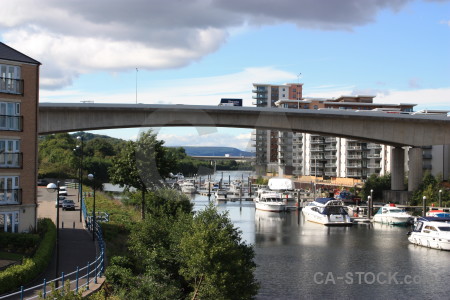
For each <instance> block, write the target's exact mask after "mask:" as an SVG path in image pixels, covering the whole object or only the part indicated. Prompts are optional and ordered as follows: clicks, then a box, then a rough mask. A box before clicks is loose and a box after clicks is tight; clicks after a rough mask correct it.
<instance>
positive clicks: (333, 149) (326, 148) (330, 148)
mask: <svg viewBox="0 0 450 300" xmlns="http://www.w3.org/2000/svg"><path fill="white" fill-rule="evenodd" d="M325 151H336V146H327V147H325Z"/></svg>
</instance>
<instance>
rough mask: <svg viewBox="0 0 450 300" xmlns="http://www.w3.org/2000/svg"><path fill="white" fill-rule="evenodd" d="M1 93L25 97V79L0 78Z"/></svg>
mask: <svg viewBox="0 0 450 300" xmlns="http://www.w3.org/2000/svg"><path fill="white" fill-rule="evenodd" d="M0 93H5V94H17V95H23V79H13V78H7V77H0Z"/></svg>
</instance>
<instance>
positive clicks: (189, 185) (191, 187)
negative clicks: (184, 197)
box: [180, 180, 197, 194]
mask: <svg viewBox="0 0 450 300" xmlns="http://www.w3.org/2000/svg"><path fill="white" fill-rule="evenodd" d="M180 187H181V191H182V192H183V193H185V194H195V193H196V192H197V187H196V186H195V184H194V182H193V181H190V180H185V181H183V182H182V183H181V184H180Z"/></svg>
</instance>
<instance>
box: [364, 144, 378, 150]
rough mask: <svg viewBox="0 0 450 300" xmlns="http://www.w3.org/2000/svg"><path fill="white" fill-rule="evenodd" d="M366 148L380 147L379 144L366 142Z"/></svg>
mask: <svg viewBox="0 0 450 300" xmlns="http://www.w3.org/2000/svg"><path fill="white" fill-rule="evenodd" d="M367 149H381V145H380V144H367Z"/></svg>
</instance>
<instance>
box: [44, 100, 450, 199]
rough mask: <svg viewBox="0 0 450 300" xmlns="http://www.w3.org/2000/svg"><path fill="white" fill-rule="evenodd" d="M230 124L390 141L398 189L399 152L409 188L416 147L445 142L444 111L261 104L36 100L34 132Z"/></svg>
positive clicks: (415, 181)
mask: <svg viewBox="0 0 450 300" xmlns="http://www.w3.org/2000/svg"><path fill="white" fill-rule="evenodd" d="M170 126H171V127H177V126H191V127H192V126H194V127H195V126H197V127H231V128H253V129H255V128H256V129H272V130H281V131H292V132H304V133H312V134H320V135H325V136H335V137H343V138H349V139H356V140H364V141H367V142H373V143H379V144H384V145H391V146H394V148H393V150H392V154H391V156H392V168H391V176H392V190H402V189H403V178H404V171H403V162H404V151H403V149H402V148H401V147H403V146H411V147H412V148H411V149H409V170H410V172H409V173H410V174H409V178H408V185H409V187H408V189H409V190H413V189H415V188H416V187H417V186H418V185H419V183H420V181H421V179H422V149H421V148H420V147H421V146H428V145H446V144H450V118H449V117H447V116H446V115H427V114H424V115H404V114H388V113H384V112H373V111H345V110H306V109H305V110H301V109H300V110H297V109H281V108H260V107H256V108H255V107H232V106H231V107H230V106H200V105H155V104H98V103H40V104H39V134H50V133H57V132H73V131H80V130H98V129H112V128H135V127H170Z"/></svg>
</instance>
